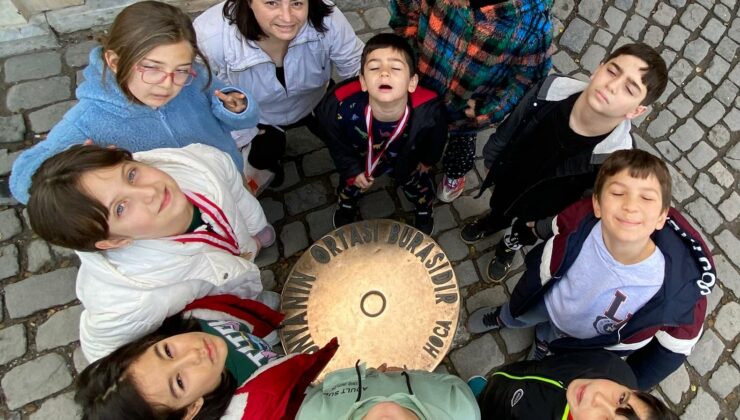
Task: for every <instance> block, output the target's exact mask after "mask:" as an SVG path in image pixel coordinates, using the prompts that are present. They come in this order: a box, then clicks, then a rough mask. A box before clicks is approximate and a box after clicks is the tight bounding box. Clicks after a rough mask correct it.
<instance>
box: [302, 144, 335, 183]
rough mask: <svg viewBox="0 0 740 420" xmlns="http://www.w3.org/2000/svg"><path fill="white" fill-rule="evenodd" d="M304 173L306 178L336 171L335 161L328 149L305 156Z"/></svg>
mask: <svg viewBox="0 0 740 420" xmlns="http://www.w3.org/2000/svg"><path fill="white" fill-rule="evenodd" d="M302 166H303V173H304V174H305V175H306V176H316V175H321V174H325V173H327V172H331V171H333V170H334V161H333V160H332V159H331V155H329V149H327V148H326V147H325V148H323V149H319V150H317V151H315V152H311V153H309V154H307V155H305V156H303V164H302Z"/></svg>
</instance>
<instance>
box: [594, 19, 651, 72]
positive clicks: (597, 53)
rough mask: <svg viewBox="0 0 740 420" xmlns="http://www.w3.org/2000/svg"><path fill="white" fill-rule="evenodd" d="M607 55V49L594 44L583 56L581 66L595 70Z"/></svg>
mask: <svg viewBox="0 0 740 420" xmlns="http://www.w3.org/2000/svg"><path fill="white" fill-rule="evenodd" d="M638 17H639V16H638ZM640 19H642V18H640ZM605 57H606V50H605V49H604V47H601V46H599V45H596V44H592V45H591V46H589V47H588V49H587V50H586V53H585V54H583V57H582V58H581V66H583V68H584V69H585V70H588V71H590V72H593V71H594V70H596V67H598V66H599V64H600V63H601V60H603V59H604V58H605Z"/></svg>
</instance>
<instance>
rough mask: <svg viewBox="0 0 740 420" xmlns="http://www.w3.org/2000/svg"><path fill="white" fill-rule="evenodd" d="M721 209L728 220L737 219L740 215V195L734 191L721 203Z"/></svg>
mask: <svg viewBox="0 0 740 420" xmlns="http://www.w3.org/2000/svg"><path fill="white" fill-rule="evenodd" d="M719 211H720V213H722V215H723V216H725V219H727V221H728V222H733V221H735V220H737V217H738V215H740V195H738V194H737V192H736V191H733V192H732V194H730V196H729V197H728V198H727V199H726V200H725V201H723V202H722V204H720V205H719Z"/></svg>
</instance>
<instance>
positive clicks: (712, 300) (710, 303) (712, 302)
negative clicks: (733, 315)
mask: <svg viewBox="0 0 740 420" xmlns="http://www.w3.org/2000/svg"><path fill="white" fill-rule="evenodd" d="M724 295H725V291H724V290H722V286H721V285H720V284H715V285H714V287H712V293H710V294H709V295H708V296H707V314H712V313H714V310H715V309H717V306H719V303H720V302H721V301H722V296H724Z"/></svg>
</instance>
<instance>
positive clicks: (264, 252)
mask: <svg viewBox="0 0 740 420" xmlns="http://www.w3.org/2000/svg"><path fill="white" fill-rule="evenodd" d="M279 258H280V251H279V250H278V247H277V242H276V243H274V244H272V246H269V247H267V248H262V249H261V250H260V253H259V254H257V258H255V259H254V263H255V264H257V267H259V268H263V267H267V266H268V265H270V264H272V263H274V262H276V261H277V260H278V259H279Z"/></svg>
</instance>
